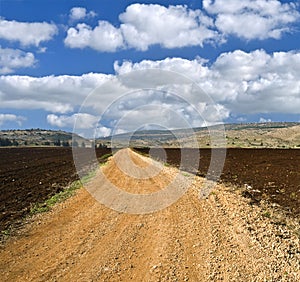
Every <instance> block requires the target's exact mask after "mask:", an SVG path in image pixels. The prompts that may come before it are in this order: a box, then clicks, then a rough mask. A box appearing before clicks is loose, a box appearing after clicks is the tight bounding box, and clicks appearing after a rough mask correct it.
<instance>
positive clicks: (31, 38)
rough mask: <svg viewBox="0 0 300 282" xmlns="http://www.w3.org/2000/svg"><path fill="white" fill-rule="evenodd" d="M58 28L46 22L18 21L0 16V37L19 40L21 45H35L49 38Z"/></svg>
mask: <svg viewBox="0 0 300 282" xmlns="http://www.w3.org/2000/svg"><path fill="white" fill-rule="evenodd" d="M57 32H58V29H57V27H56V25H55V24H50V23H47V22H33V23H29V22H18V21H8V20H5V19H3V18H0V38H1V39H5V40H8V41H17V42H20V43H21V45H22V46H30V45H32V46H36V47H38V46H39V45H40V43H41V42H45V41H49V40H51V39H52V38H53V37H54V35H56V34H57Z"/></svg>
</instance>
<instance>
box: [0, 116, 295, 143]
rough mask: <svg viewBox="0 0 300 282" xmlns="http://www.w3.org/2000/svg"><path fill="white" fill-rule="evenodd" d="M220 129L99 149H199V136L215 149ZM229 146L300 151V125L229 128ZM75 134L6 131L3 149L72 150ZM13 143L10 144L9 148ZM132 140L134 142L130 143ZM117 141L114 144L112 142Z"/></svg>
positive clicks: (134, 137)
mask: <svg viewBox="0 0 300 282" xmlns="http://www.w3.org/2000/svg"><path fill="white" fill-rule="evenodd" d="M220 128H221V127H220V126H218V125H216V126H211V127H209V128H207V127H199V128H194V129H176V130H172V131H171V130H142V131H137V132H134V133H124V134H118V135H115V136H113V137H112V136H110V137H106V138H99V139H97V140H96V144H97V146H99V145H100V144H101V145H103V144H104V145H105V146H108V147H111V146H113V147H128V146H130V147H156V146H161V147H167V148H175V147H180V146H184V147H196V146H195V142H193V138H194V137H195V136H196V138H197V141H198V147H201V148H209V147H211V138H210V136H209V133H210V132H211V133H214V132H215V133H217V134H218V133H220V132H222V131H220ZM224 128H225V134H226V144H227V147H230V148H298V147H299V148H300V123H296V122H269V123H249V124H225V125H224ZM72 135H73V134H72V133H70V132H65V131H60V130H43V129H27V130H2V131H0V141H1V140H2V141H3V142H2V144H1V142H0V146H7V145H9V146H14V145H19V146H58V145H59V146H70V145H71V144H72ZM75 136H76V141H77V143H78V145H79V146H82V143H85V146H87V147H90V146H91V144H92V143H91V141H90V140H87V139H85V138H83V137H81V136H79V135H75ZM7 140H9V142H10V143H9V144H7ZM129 140H130V142H129ZM112 141H113V142H112Z"/></svg>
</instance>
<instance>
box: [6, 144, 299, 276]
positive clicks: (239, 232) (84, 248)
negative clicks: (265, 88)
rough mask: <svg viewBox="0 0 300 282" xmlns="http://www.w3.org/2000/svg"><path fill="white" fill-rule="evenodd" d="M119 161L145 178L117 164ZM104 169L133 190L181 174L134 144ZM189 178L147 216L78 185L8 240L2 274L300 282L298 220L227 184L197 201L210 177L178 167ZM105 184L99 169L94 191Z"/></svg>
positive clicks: (149, 189) (153, 188) (153, 187)
mask: <svg viewBox="0 0 300 282" xmlns="http://www.w3.org/2000/svg"><path fill="white" fill-rule="evenodd" d="M128 155H130V157H131V160H132V161H128V158H127V157H128ZM120 162H121V163H123V165H124V164H125V167H126V171H135V172H136V173H138V174H139V179H136V178H134V177H130V176H128V175H127V174H126V172H124V171H122V170H121V169H120V168H118V164H120ZM137 167H139V169H138V168H137ZM151 167H152V168H151ZM149 168H150V169H149ZM101 169H102V172H103V174H104V175H105V176H106V178H107V179H109V181H110V182H111V183H113V184H114V185H116V186H118V187H119V188H120V189H123V190H124V191H127V192H131V193H135V194H141V193H142V194H147V193H148V194H150V193H153V192H157V191H159V190H161V189H163V188H164V187H166V185H168V184H170V183H171V182H172V181H173V179H174V177H175V176H176V175H178V171H177V170H176V169H175V168H171V167H165V166H162V165H161V164H158V163H156V162H153V161H150V159H148V158H146V157H144V156H140V155H138V154H136V153H135V152H132V151H130V150H128V149H125V150H122V151H119V152H118V153H117V154H116V155H115V156H114V158H112V159H111V160H110V161H109V162H108V163H107V164H106V165H105V166H104V167H102V168H101ZM143 169H144V170H145V171H146V172H145V175H143V173H141V171H142V170H143ZM149 173H150V174H153V176H152V177H151V178H149V179H146V178H145V179H144V178H143V177H144V176H145V177H147V176H149ZM191 178H192V180H193V183H192V185H191V187H190V189H189V190H188V191H187V192H186V193H185V194H184V195H183V196H182V197H181V198H180V199H179V200H178V201H177V202H175V203H174V204H172V205H171V206H169V207H167V208H165V209H162V210H160V211H156V212H153V213H150V214H137V215H132V214H128V213H121V212H118V211H114V210H112V209H109V208H107V207H105V206H104V205H102V204H100V203H99V202H98V201H96V200H95V198H93V197H92V196H91V195H90V193H88V192H87V190H86V189H80V190H79V191H78V193H77V194H76V195H75V196H74V197H72V198H70V199H68V200H67V201H65V202H63V203H61V204H58V205H57V206H55V208H54V209H53V210H52V211H51V212H49V213H46V214H40V215H38V216H36V217H35V218H34V219H33V221H32V223H30V224H29V225H27V227H26V228H25V230H23V232H22V234H21V235H19V236H17V237H15V238H12V239H11V240H9V241H8V242H6V244H5V245H4V246H3V247H2V248H1V250H0V259H1V260H0V274H1V281H300V245H299V235H298V236H297V232H296V231H297V230H298V229H297V228H299V226H298V225H296V223H295V222H294V221H292V220H288V219H286V218H283V217H281V215H280V214H279V213H277V211H276V210H275V209H272V207H269V206H267V205H265V206H263V205H262V206H256V205H250V204H249V200H248V199H246V198H243V197H242V196H240V194H239V193H238V192H236V191H234V190H233V189H230V188H226V187H223V186H221V185H218V186H217V187H216V189H215V190H214V191H213V192H212V193H211V194H210V196H209V197H208V198H207V199H199V192H201V185H202V184H203V179H201V178H198V177H197V178H195V179H193V176H191V175H188V174H185V173H180V178H178V179H179V180H178V181H184V180H186V181H187V180H188V179H190V180H191ZM102 182H103V176H101V174H99V173H98V175H97V176H96V177H95V178H94V179H93V180H92V181H91V182H90V183H89V184H88V187H87V189H88V190H91V189H93V187H97V186H99V185H100V184H101V183H102ZM175 183H177V184H178V185H180V183H179V182H175ZM125 209H126V207H125ZM266 209H268V214H266ZM266 215H267V216H266ZM299 230H300V229H299Z"/></svg>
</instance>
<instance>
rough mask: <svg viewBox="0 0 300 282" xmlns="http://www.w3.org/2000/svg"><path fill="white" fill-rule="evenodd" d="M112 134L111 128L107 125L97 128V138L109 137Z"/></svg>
mask: <svg viewBox="0 0 300 282" xmlns="http://www.w3.org/2000/svg"><path fill="white" fill-rule="evenodd" d="M110 135H111V129H110V128H108V127H105V126H101V127H98V128H96V129H95V134H94V136H95V138H99V137H107V136H110Z"/></svg>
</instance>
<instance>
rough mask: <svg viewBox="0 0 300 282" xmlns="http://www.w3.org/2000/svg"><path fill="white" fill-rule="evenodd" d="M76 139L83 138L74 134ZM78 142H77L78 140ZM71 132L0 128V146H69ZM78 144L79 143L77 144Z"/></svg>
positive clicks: (82, 139) (80, 139)
mask: <svg viewBox="0 0 300 282" xmlns="http://www.w3.org/2000/svg"><path fill="white" fill-rule="evenodd" d="M76 140H77V142H78V141H81V142H84V141H85V139H84V138H82V137H80V136H78V135H76ZM78 143H79V142H78ZM71 145H72V133H70V132H65V131H61V130H44V129H39V128H37V129H25V130H1V131H0V146H71ZM78 145H80V144H78Z"/></svg>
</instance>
